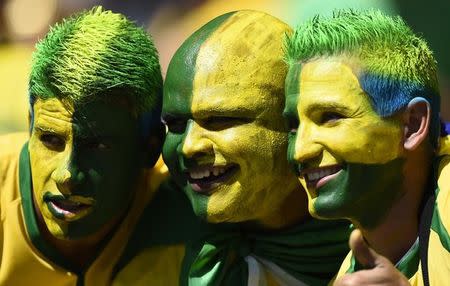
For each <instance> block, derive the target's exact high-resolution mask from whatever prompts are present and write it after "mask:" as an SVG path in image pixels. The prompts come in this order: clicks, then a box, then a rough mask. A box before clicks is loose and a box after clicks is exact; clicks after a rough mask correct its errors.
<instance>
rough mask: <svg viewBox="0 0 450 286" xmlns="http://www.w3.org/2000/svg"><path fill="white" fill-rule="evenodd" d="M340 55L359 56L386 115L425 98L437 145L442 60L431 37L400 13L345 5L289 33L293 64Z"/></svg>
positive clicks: (366, 86)
mask: <svg viewBox="0 0 450 286" xmlns="http://www.w3.org/2000/svg"><path fill="white" fill-rule="evenodd" d="M336 56H337V57H341V56H342V57H344V58H356V59H357V60H359V63H360V65H361V68H362V72H361V73H360V74H359V75H358V79H359V82H360V85H361V87H362V89H363V90H364V91H365V92H366V93H367V94H368V96H369V98H370V100H371V103H372V106H373V107H374V110H375V111H376V112H377V113H378V114H379V115H380V116H383V117H386V116H391V115H392V114H394V113H395V112H397V111H399V110H401V109H402V108H404V107H405V106H406V105H407V104H408V103H409V102H410V101H411V100H412V99H413V98H414V97H423V98H425V99H426V100H427V101H428V102H429V103H430V105H431V109H432V116H431V127H430V138H431V140H432V142H433V144H434V145H435V144H436V142H437V137H438V136H439V128H440V124H439V109H440V97H439V90H438V81H437V67H436V61H435V59H434V57H433V53H432V51H431V50H430V48H429V47H428V45H427V43H426V42H425V40H424V39H422V38H421V37H419V36H417V35H415V34H414V32H413V31H412V30H411V28H410V27H409V26H408V25H407V24H406V23H405V22H404V21H403V20H402V19H401V18H400V17H399V16H396V17H390V16H387V15H385V14H383V13H382V12H380V11H378V10H367V11H355V10H340V11H336V12H334V13H333V16H332V17H330V18H322V17H319V16H316V17H314V18H313V19H312V20H310V21H308V22H306V23H305V24H303V25H300V26H299V27H297V29H296V30H295V31H294V33H293V34H292V35H291V36H288V37H286V40H285V60H286V62H287V63H288V64H289V65H290V66H291V65H295V64H298V63H300V64H302V63H305V62H308V61H310V60H314V59H316V58H326V57H336Z"/></svg>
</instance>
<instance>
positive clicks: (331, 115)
mask: <svg viewBox="0 0 450 286" xmlns="http://www.w3.org/2000/svg"><path fill="white" fill-rule="evenodd" d="M343 118H345V116H344V115H342V114H340V113H337V112H331V111H330V112H324V113H322V115H321V116H320V123H322V124H324V123H333V122H336V121H338V120H340V119H343Z"/></svg>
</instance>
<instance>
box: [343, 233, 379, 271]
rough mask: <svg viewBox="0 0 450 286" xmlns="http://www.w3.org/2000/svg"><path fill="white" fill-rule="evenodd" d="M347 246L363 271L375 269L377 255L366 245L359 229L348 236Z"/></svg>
mask: <svg viewBox="0 0 450 286" xmlns="http://www.w3.org/2000/svg"><path fill="white" fill-rule="evenodd" d="M349 245H350V248H351V250H352V252H353V255H354V256H355V258H356V260H357V261H358V262H359V263H360V264H361V265H362V266H363V267H364V268H365V269H371V268H374V267H375V265H376V260H377V258H378V256H379V254H378V253H376V252H375V250H373V249H371V248H370V247H369V246H368V245H367V243H366V241H365V240H364V237H363V235H362V233H361V231H360V230H359V229H355V230H354V231H353V232H352V234H351V235H350V240H349Z"/></svg>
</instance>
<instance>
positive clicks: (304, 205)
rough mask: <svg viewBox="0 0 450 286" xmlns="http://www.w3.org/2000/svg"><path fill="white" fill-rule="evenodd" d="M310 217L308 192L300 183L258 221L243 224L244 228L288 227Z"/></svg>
mask: <svg viewBox="0 0 450 286" xmlns="http://www.w3.org/2000/svg"><path fill="white" fill-rule="evenodd" d="M307 218H310V215H309V212H308V198H307V196H306V192H305V191H304V190H303V188H302V187H300V186H299V185H298V184H296V186H295V187H294V189H293V190H292V191H291V192H290V193H289V195H288V196H287V197H286V199H284V201H283V202H282V203H281V204H280V205H279V207H278V208H272V209H271V212H270V213H268V214H267V215H265V216H263V217H262V218H260V219H258V220H257V221H249V222H246V223H244V224H243V226H244V228H249V229H251V228H256V229H259V230H261V229H262V230H276V229H282V228H286V227H289V226H292V225H295V224H298V223H299V222H301V221H303V220H305V219H307Z"/></svg>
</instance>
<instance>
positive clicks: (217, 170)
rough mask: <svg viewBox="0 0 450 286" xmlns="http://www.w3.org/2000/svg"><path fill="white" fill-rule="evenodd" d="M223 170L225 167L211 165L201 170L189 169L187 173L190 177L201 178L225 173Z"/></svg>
mask: <svg viewBox="0 0 450 286" xmlns="http://www.w3.org/2000/svg"><path fill="white" fill-rule="evenodd" d="M225 171H226V169H225V168H224V167H212V168H206V169H203V170H196V171H189V175H190V177H191V178H192V179H203V178H208V177H210V176H212V175H214V176H218V175H220V174H223V173H225Z"/></svg>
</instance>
